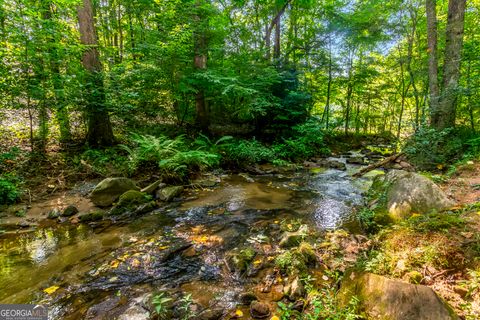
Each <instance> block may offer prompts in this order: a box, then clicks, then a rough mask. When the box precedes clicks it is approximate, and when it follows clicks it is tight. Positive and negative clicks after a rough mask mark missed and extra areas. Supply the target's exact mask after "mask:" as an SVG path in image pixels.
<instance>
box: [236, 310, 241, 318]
mask: <svg viewBox="0 0 480 320" xmlns="http://www.w3.org/2000/svg"><path fill="white" fill-rule="evenodd" d="M235 315H236V316H237V317H239V318H240V317H243V312H242V310H237V311H235Z"/></svg>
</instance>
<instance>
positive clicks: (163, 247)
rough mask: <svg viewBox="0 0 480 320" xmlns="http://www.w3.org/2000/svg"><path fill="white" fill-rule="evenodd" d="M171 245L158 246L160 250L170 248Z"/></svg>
mask: <svg viewBox="0 0 480 320" xmlns="http://www.w3.org/2000/svg"><path fill="white" fill-rule="evenodd" d="M168 248H169V246H161V247H158V250H165V249H168Z"/></svg>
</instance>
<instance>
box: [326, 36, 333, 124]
mask: <svg viewBox="0 0 480 320" xmlns="http://www.w3.org/2000/svg"><path fill="white" fill-rule="evenodd" d="M331 91H332V42H331V39H329V47H328V82H327V101H326V103H325V111H324V114H325V129H327V130H328V122H329V117H330V95H331Z"/></svg>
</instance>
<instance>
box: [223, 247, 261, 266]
mask: <svg viewBox="0 0 480 320" xmlns="http://www.w3.org/2000/svg"><path fill="white" fill-rule="evenodd" d="M256 254H257V253H256V252H255V250H254V249H253V248H250V247H247V248H245V249H242V250H240V251H238V252H231V253H230V254H228V255H227V263H228V265H229V267H230V269H232V270H234V271H237V272H244V271H246V270H247V269H248V266H249V265H250V263H251V262H252V261H253V258H255V255H256Z"/></svg>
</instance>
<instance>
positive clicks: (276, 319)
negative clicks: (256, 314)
mask: <svg viewBox="0 0 480 320" xmlns="http://www.w3.org/2000/svg"><path fill="white" fill-rule="evenodd" d="M270 320H280V318H279V317H277V316H273V317H271V318H270Z"/></svg>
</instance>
